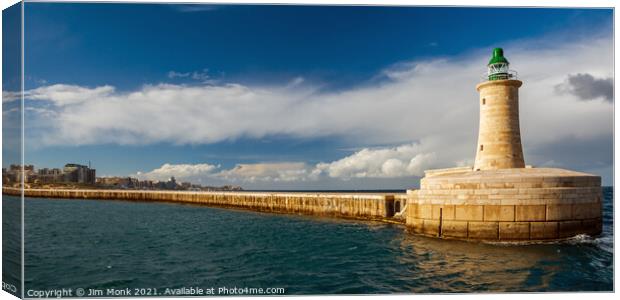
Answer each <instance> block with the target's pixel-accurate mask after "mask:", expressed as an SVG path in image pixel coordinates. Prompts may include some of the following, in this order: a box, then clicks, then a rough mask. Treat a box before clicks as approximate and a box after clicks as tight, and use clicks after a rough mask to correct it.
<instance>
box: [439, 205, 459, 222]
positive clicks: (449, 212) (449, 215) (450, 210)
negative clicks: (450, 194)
mask: <svg viewBox="0 0 620 300" xmlns="http://www.w3.org/2000/svg"><path fill="white" fill-rule="evenodd" d="M455 210H456V209H455V207H454V205H444V206H443V212H442V219H443V220H454V218H455Z"/></svg>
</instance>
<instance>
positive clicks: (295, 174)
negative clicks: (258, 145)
mask: <svg viewBox="0 0 620 300" xmlns="http://www.w3.org/2000/svg"><path fill="white" fill-rule="evenodd" d="M308 174H309V173H308V167H307V166H306V164H305V163H303V162H280V163H257V164H238V165H236V166H235V167H234V168H232V169H230V170H224V171H222V172H220V173H218V174H217V175H216V176H217V177H220V178H222V179H226V180H230V181H232V182H238V181H242V182H256V181H272V182H278V181H305V180H307V179H308Z"/></svg>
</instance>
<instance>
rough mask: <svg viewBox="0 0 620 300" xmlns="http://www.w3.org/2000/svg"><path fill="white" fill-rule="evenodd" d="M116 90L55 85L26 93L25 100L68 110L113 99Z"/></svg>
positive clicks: (110, 87)
mask: <svg viewBox="0 0 620 300" xmlns="http://www.w3.org/2000/svg"><path fill="white" fill-rule="evenodd" d="M114 90H115V88H114V87H112V86H109V85H104V86H99V87H95V88H89V87H81V86H77V85H69V84H54V85H50V86H43V87H39V88H36V89H32V90H28V91H26V92H25V93H24V98H28V99H30V100H44V101H49V102H51V103H53V104H54V105H56V106H58V107H62V108H64V109H66V108H67V107H69V106H71V105H75V104H83V103H85V102H89V101H92V100H96V99H106V98H109V97H112V96H113V93H114Z"/></svg>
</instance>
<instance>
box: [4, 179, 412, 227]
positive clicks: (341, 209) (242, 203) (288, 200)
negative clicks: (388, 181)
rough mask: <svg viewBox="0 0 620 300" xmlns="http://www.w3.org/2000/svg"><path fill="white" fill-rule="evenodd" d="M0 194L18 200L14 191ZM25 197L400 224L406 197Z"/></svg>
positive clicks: (108, 193) (92, 193) (60, 193)
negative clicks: (176, 205)
mask: <svg viewBox="0 0 620 300" xmlns="http://www.w3.org/2000/svg"><path fill="white" fill-rule="evenodd" d="M2 193H3V194H7V195H14V196H20V195H21V190H20V189H18V188H6V187H5V188H3V189H2ZM24 196H26V197H41V198H66V199H96V200H128V201H148V202H158V201H159V202H176V203H188V204H202V205H207V206H217V207H228V208H239V209H248V210H254V211H261V212H273V213H290V214H307V215H318V216H330V217H340V218H351V219H365V220H377V221H390V222H400V223H404V216H403V218H400V214H399V213H400V212H401V210H404V207H405V204H406V199H407V196H406V194H404V193H403V194H380V193H376V194H375V193H302V192H290V193H289V192H286V193H284V192H188V191H141V190H140V191H135V190H69V189H67V190H61V189H24Z"/></svg>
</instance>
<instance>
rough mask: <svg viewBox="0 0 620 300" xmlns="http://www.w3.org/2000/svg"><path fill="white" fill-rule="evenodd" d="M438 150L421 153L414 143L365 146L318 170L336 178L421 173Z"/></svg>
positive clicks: (320, 166)
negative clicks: (391, 146)
mask: <svg viewBox="0 0 620 300" xmlns="http://www.w3.org/2000/svg"><path fill="white" fill-rule="evenodd" d="M435 156H436V155H435V153H421V152H420V149H419V146H418V145H415V144H409V145H402V146H399V147H395V148H384V149H368V148H365V149H362V150H360V151H358V152H356V153H354V154H353V155H350V156H347V157H345V158H342V159H340V160H337V161H334V162H331V163H320V164H318V165H317V170H319V171H320V172H324V173H326V174H328V175H329V176H330V177H335V178H344V179H349V178H368V177H370V178H382V177H388V178H391V177H404V176H421V175H423V173H424V170H425V169H426V168H428V167H429V166H431V165H432V164H433V163H434V160H435Z"/></svg>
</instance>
